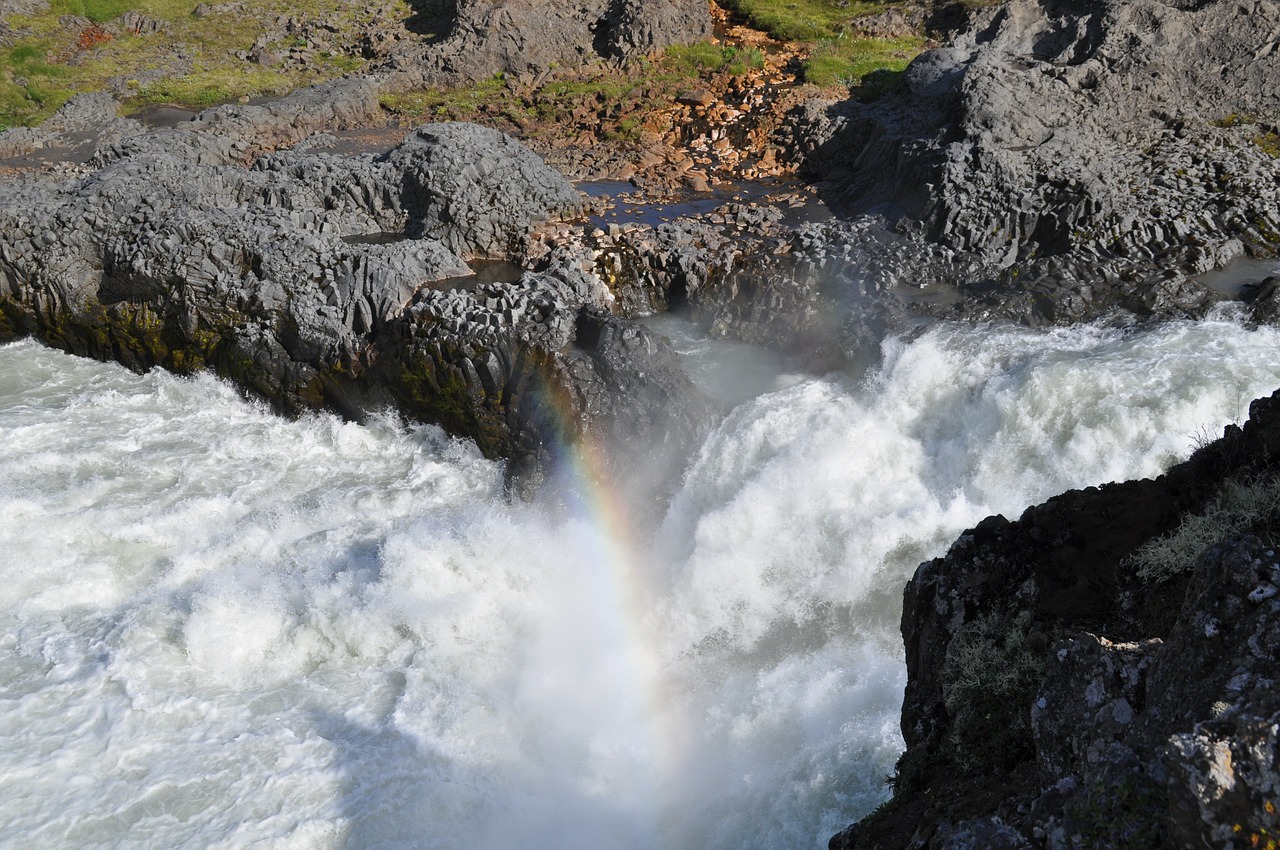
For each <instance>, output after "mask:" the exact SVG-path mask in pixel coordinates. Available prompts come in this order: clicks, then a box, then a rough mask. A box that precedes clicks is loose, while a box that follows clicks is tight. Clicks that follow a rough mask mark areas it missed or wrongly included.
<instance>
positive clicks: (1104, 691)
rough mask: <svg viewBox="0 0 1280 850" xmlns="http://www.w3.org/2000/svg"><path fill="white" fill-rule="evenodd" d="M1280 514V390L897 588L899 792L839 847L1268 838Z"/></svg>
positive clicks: (993, 524)
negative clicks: (1169, 464) (1132, 475)
mask: <svg viewBox="0 0 1280 850" xmlns="http://www.w3.org/2000/svg"><path fill="white" fill-rule="evenodd" d="M1196 518H1198V519H1196ZM1192 529H1196V530H1197V533H1195V534H1193V533H1191V530H1192ZM1277 532H1280V393H1277V394H1276V395H1274V396H1272V397H1271V398H1268V399H1261V400H1258V401H1256V402H1254V403H1253V405H1252V407H1251V410H1250V420H1249V422H1248V423H1247V424H1246V425H1245V426H1244V428H1243V429H1241V428H1238V427H1236V426H1230V427H1228V429H1227V431H1226V433H1225V434H1224V436H1223V438H1222V439H1221V440H1219V441H1217V442H1215V443H1212V444H1210V445H1208V446H1206V447H1204V448H1202V449H1200V450H1199V451H1197V452H1196V453H1195V455H1193V456H1192V458H1191V459H1190V460H1189V461H1187V462H1186V463H1184V464H1182V465H1180V466H1178V467H1175V468H1174V469H1172V470H1170V472H1169V473H1167V474H1166V475H1164V476H1161V477H1160V478H1158V479H1156V480H1154V481H1150V480H1146V481H1131V482H1127V483H1123V484H1109V485H1106V486H1104V487H1101V488H1090V489H1088V490H1084V491H1073V492H1070V493H1066V494H1064V495H1062V496H1058V497H1056V498H1054V499H1051V500H1049V501H1048V502H1046V503H1045V504H1043V505H1039V506H1036V507H1033V508H1029V509H1028V510H1027V511H1026V513H1024V514H1023V516H1022V517H1021V518H1020V519H1019V520H1018V521H1016V522H1009V521H1008V520H1006V519H1005V518H1003V517H992V518H989V519H987V520H985V521H984V522H983V523H981V524H980V525H979V526H978V527H976V528H974V529H972V530H971V531H968V532H966V533H965V534H964V535H962V536H961V537H960V539H959V540H958V541H956V543H955V544H954V545H953V546H952V548H951V550H950V551H949V552H948V553H947V555H946V556H945V557H943V558H938V559H936V560H934V561H931V562H928V563H925V564H922V565H921V567H920V568H919V570H918V571H917V572H916V575H915V577H914V578H913V579H912V581H911V582H910V584H909V585H908V586H907V589H906V593H905V599H904V607H903V615H902V631H903V636H904V639H905V641H906V646H907V666H908V676H909V679H908V685H907V692H906V698H905V702H904V705H903V710H902V730H903V734H904V736H905V737H906V742H907V751H906V753H905V754H904V755H903V757H902V759H901V760H900V761H899V764H898V772H897V776H896V778H895V792H896V793H895V798H894V800H893V802H892V803H890V804H889V805H888V806H886V807H885V808H884V809H883V810H881V811H879V812H877V813H875V814H874V815H872V816H871V817H869V818H868V819H867V820H866V821H864V822H862V823H860V824H856V825H854V826H852V827H850V828H849V829H848V830H846V831H845V832H843V833H841V834H840V835H838V836H836V837H835V838H834V839H832V842H831V846H832V848H835V850H844V848H891V847H913V848H977V847H999V848H1030V847H1052V848H1077V847H1151V848H1157V847H1158V848H1166V847H1169V848H1174V847H1177V848H1183V847H1185V848H1199V847H1223V848H1232V847H1236V848H1245V847H1257V846H1266V843H1267V841H1268V840H1272V841H1273V840H1274V838H1275V836H1276V835H1277V834H1278V830H1280V815H1278V814H1277V810H1276V806H1277V800H1276V794H1277V791H1278V790H1280V750H1277V741H1278V738H1277V734H1278V730H1280V689H1277V680H1276V669H1275V659H1276V658H1277V657H1278V653H1280V598H1277V588H1278V587H1280V557H1277V554H1276V549H1277V547H1276V541H1277V538H1276V535H1277ZM1206 534H1207V535H1208V538H1209V539H1214V538H1220V542H1217V543H1214V544H1212V545H1210V546H1208V548H1207V549H1206V548H1204V543H1203V541H1204V539H1206V537H1205V535H1206ZM1162 535H1163V537H1162ZM1153 540H1160V541H1161V542H1162V545H1160V546H1158V547H1149V548H1146V549H1144V548H1142V547H1144V545H1148V544H1150V543H1151V541H1153ZM1197 541H1199V542H1197Z"/></svg>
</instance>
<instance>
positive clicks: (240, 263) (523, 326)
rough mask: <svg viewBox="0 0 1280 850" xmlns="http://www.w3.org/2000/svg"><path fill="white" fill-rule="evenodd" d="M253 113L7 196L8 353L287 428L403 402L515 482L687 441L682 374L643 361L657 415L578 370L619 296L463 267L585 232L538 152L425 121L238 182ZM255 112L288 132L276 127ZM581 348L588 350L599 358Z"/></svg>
mask: <svg viewBox="0 0 1280 850" xmlns="http://www.w3.org/2000/svg"><path fill="white" fill-rule="evenodd" d="M335 108H336V107H335ZM278 109H279V107H277V110H278ZM263 114H264V113H252V112H249V113H246V111H245V110H242V109H236V108H223V109H221V110H215V111H214V112H213V113H212V114H209V115H205V116H202V118H201V120H199V121H196V122H192V123H191V125H189V126H187V127H183V128H181V129H176V130H164V131H157V132H154V133H150V134H146V135H142V136H135V137H131V138H127V139H124V140H122V141H120V142H118V143H116V144H113V145H109V146H106V147H103V148H101V149H99V151H98V153H97V154H96V155H95V158H94V162H93V165H92V168H90V169H82V172H83V173H80V174H74V173H73V174H72V176H68V174H66V173H63V174H62V175H61V176H56V175H54V176H40V175H33V174H27V175H22V176H21V177H20V178H18V179H15V180H14V181H13V182H12V183H11V184H10V186H9V187H8V188H7V190H6V192H5V193H4V195H3V197H0V233H3V234H4V235H3V238H2V239H0V338H12V337H14V336H18V335H27V334H29V335H33V336H36V337H37V338H39V339H41V340H43V341H45V342H48V343H50V344H52V345H55V346H58V347H60V348H63V349H65V350H68V351H71V352H73V353H77V354H84V355H89V356H94V357H99V358H103V359H114V360H118V361H119V362H122V363H124V364H126V365H128V366H130V367H133V368H136V369H146V368H150V367H152V366H156V365H160V366H164V367H167V368H170V369H173V370H176V371H179V372H187V371H191V370H194V369H199V368H206V367H207V368H212V369H214V370H215V371H217V372H219V373H220V374H222V375H224V376H226V377H228V378H231V379H232V380H234V381H236V382H237V383H239V384H240V385H241V386H242V387H244V388H246V389H247V390H249V391H251V392H252V393H254V394H256V395H258V396H261V397H263V398H266V399H267V400H269V401H271V402H272V403H273V404H274V405H275V406H276V407H277V408H279V409H281V410H283V411H285V412H290V413H297V412H300V411H302V410H306V409H311V408H316V407H319V406H326V405H327V406H330V407H335V408H337V409H339V410H341V411H343V412H345V413H348V414H350V415H352V416H359V415H360V414H362V413H363V412H364V411H366V410H368V409H370V408H373V407H380V406H386V405H388V404H394V405H396V406H397V407H399V409H401V410H402V411H404V412H405V413H406V414H407V415H409V416H411V417H413V418H417V419H420V420H424V421H428V422H438V423H440V424H442V425H444V426H445V427H446V428H448V429H449V430H450V431H451V432H453V433H455V434H458V435H460V436H465V437H472V438H474V439H475V440H476V442H477V443H478V444H479V445H480V447H481V449H482V450H484V451H485V452H486V453H488V454H489V455H491V456H502V457H510V458H519V459H521V461H522V465H521V467H520V468H521V469H523V470H530V469H535V468H536V467H537V461H538V460H539V459H545V456H546V453H547V451H548V449H547V446H548V445H550V444H558V443H563V442H565V441H573V440H577V439H580V438H582V437H583V436H584V433H586V432H592V433H594V432H609V431H610V430H611V429H612V428H613V427H614V423H613V422H612V420H613V419H618V420H619V421H620V422H621V421H626V422H646V423H649V425H650V426H651V428H650V430H651V431H653V432H654V433H655V434H658V436H660V437H665V438H669V439H670V440H671V441H672V442H673V443H680V441H682V440H684V441H687V440H690V439H693V437H694V435H695V434H696V429H697V428H698V427H701V425H702V422H701V420H699V419H698V411H699V410H702V409H703V408H702V402H701V398H700V396H698V394H697V393H696V391H695V390H694V389H693V388H692V385H691V383H690V382H689V381H688V379H687V377H685V376H684V375H683V373H682V372H680V371H679V370H678V369H677V368H676V367H675V366H674V364H673V363H671V362H662V361H661V359H660V358H658V359H654V358H653V357H652V356H651V357H650V358H649V360H648V361H645V360H642V359H637V360H636V364H637V365H638V366H639V367H640V368H645V367H648V368H650V369H651V370H652V372H653V377H654V380H655V382H656V383H657V385H660V386H661V387H662V388H663V392H664V393H665V395H662V397H661V398H655V397H654V396H653V395H652V394H648V395H646V394H645V393H640V392H637V391H636V386H635V380H634V378H633V377H627V376H626V375H625V374H624V371H625V370H614V371H613V372H607V371H606V372H602V371H601V370H598V369H597V370H595V371H592V370H587V372H590V374H587V373H586V372H584V371H583V369H582V368H581V360H582V357H583V356H584V355H583V354H582V353H581V352H580V351H578V350H577V349H575V345H574V344H575V340H577V339H578V337H579V336H580V335H582V334H581V332H580V328H581V327H582V320H581V319H580V316H579V314H580V313H581V312H582V311H583V310H584V309H587V308H599V307H603V306H605V305H606V304H607V302H608V299H609V296H608V293H607V292H606V291H605V290H604V288H603V286H602V285H601V283H600V281H599V280H598V279H595V278H593V277H592V276H590V275H587V274H585V273H584V272H583V271H582V270H581V268H579V267H578V266H577V265H576V264H575V263H573V262H570V261H566V260H565V259H564V258H562V257H558V256H556V255H554V254H553V255H551V256H548V257H546V258H544V260H543V263H542V267H541V269H540V270H537V271H533V270H529V271H526V272H525V273H524V274H523V275H521V276H520V279H519V280H518V281H512V282H509V283H489V284H483V285H472V284H470V283H469V282H468V281H467V280H466V279H465V276H467V275H469V274H470V269H469V268H468V266H467V263H466V261H468V260H471V259H473V258H500V259H503V260H507V261H514V262H520V261H521V260H523V259H524V251H525V249H526V246H527V242H528V234H529V231H530V228H531V227H532V226H533V225H534V224H536V223H537V222H539V221H541V220H544V219H547V218H552V217H563V216H566V215H572V214H574V213H575V212H576V210H577V208H578V205H579V203H580V199H579V196H578V193H577V192H576V191H575V190H574V189H573V188H572V187H571V186H570V185H569V183H568V182H567V181H566V180H565V179H564V178H563V177H562V176H561V175H559V174H557V173H556V172H555V171H553V170H551V169H550V168H548V167H547V166H546V165H544V164H543V163H542V161H541V160H539V159H538V158H537V157H536V156H534V155H533V154H532V153H531V152H529V151H528V150H527V149H525V148H523V147H522V146H521V145H519V144H518V143H516V142H514V141H513V140H512V139H510V138H508V137H506V136H504V135H502V134H500V133H498V132H496V131H494V130H489V129H486V128H482V127H479V126H475V125H466V124H434V125H426V126H424V127H421V128H419V129H418V130H415V131H414V132H412V133H410V134H409V136H408V137H407V138H406V139H405V141H404V142H403V143H402V144H401V145H399V146H398V147H396V148H395V149H393V150H392V151H390V152H389V153H387V154H385V155H383V156H379V157H373V156H362V157H356V158H347V157H339V156H333V155H329V154H324V153H314V152H308V151H306V150H305V146H304V149H301V150H283V151H279V152H276V153H274V154H270V155H266V156H263V157H260V158H258V159H257V160H256V161H255V162H254V164H253V165H252V167H250V168H246V167H244V166H243V165H241V164H240V162H241V160H242V159H243V158H244V157H245V156H246V154H247V152H248V151H250V149H251V148H250V146H249V143H248V140H247V139H246V138H245V136H246V133H247V132H249V128H251V127H252V126H261V125H262V124H263V123H264V122H263V120H259V119H263ZM265 114H266V118H267V119H271V120H277V122H278V126H282V127H284V128H286V130H287V131H288V132H297V131H298V130H297V127H296V126H295V125H294V123H292V122H290V121H289V120H288V115H287V110H286V115H285V117H284V118H281V117H280V116H279V115H277V114H276V113H275V112H270V113H265ZM289 128H292V129H289ZM224 130H225V131H227V132H226V134H223V133H222V132H221V131H224ZM459 278H461V279H459ZM637 333H639V332H638V331H637ZM588 336H589V337H590V340H589V342H588V343H584V345H583V346H582V347H581V348H582V351H585V352H586V353H587V355H589V357H588V359H590V357H598V356H603V355H600V351H602V350H605V349H607V348H608V346H605V348H604V349H601V345H600V342H599V337H600V334H599V333H598V332H594V331H593V332H591V333H590V334H588ZM642 337H643V335H642ZM643 338H644V340H645V346H644V347H645V348H646V351H647V353H648V354H649V355H656V353H657V352H658V350H659V349H661V347H662V346H661V344H660V343H658V342H656V341H654V340H652V339H650V338H648V337H643ZM602 399H604V400H606V401H605V402H602V401H601V400H602ZM552 413H554V414H555V415H551V414H552Z"/></svg>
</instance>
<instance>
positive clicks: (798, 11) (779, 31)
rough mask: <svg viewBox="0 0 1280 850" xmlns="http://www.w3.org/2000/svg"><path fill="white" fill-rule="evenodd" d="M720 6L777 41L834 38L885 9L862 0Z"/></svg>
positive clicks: (763, 0)
mask: <svg viewBox="0 0 1280 850" xmlns="http://www.w3.org/2000/svg"><path fill="white" fill-rule="evenodd" d="M720 5H722V6H724V7H725V8H727V9H729V10H730V11H733V12H737V13H738V14H739V15H741V16H742V17H743V18H745V19H746V21H747V23H749V24H750V25H751V26H752V27H754V28H756V29H758V30H763V31H764V32H767V33H769V35H771V36H773V37H774V38H776V39H778V40H779V41H818V40H820V39H824V38H834V37H836V36H838V35H840V33H841V32H843V31H844V28H845V26H846V25H847V24H848V23H849V22H850V21H852V20H853V19H854V18H858V17H861V16H863V15H867V14H872V13H875V12H878V11H880V10H881V9H883V8H884V4H881V3H875V2H865V0H723V2H721V4H720Z"/></svg>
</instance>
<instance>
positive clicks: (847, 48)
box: [804, 35, 925, 96]
mask: <svg viewBox="0 0 1280 850" xmlns="http://www.w3.org/2000/svg"><path fill="white" fill-rule="evenodd" d="M924 47H925V41H924V39H923V38H918V37H914V36H912V37H907V38H857V37H852V36H847V35H841V36H839V37H836V38H829V39H826V40H824V41H822V42H819V43H818V45H817V46H816V47H815V48H814V50H813V53H812V54H811V55H810V57H809V59H808V60H807V61H806V62H805V64H804V76H805V79H806V80H807V81H809V82H811V83H815V84H816V85H820V86H829V85H834V84H837V83H839V84H840V85H845V86H849V87H862V88H863V89H864V90H865V91H864V92H863V94H866V95H873V96H877V95H880V94H883V93H884V92H886V91H890V90H892V89H894V88H897V86H898V83H899V82H900V80H901V79H902V72H903V71H905V70H906V68H907V65H909V64H910V63H911V60H912V59H914V58H916V56H917V55H918V54H919V53H920V51H921V50H924Z"/></svg>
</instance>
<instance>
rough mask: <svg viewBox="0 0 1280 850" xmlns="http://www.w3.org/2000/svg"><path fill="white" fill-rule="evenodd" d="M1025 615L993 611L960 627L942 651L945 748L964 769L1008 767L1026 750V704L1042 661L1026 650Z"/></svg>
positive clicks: (1028, 735) (1028, 734)
mask: <svg viewBox="0 0 1280 850" xmlns="http://www.w3.org/2000/svg"><path fill="white" fill-rule="evenodd" d="M1030 625H1031V614H1030V612H1028V611H1024V612H1022V613H1020V614H1019V615H1017V617H1015V618H1013V620H1012V621H1010V620H1009V619H1008V618H1007V617H1003V616H998V615H996V614H994V613H992V614H986V615H983V616H981V617H979V618H978V619H976V620H973V621H971V622H969V623H966V624H965V625H963V626H961V628H960V629H959V631H957V632H956V634H955V636H954V637H953V638H952V639H951V644H950V645H949V646H948V647H947V657H946V661H945V662H944V664H943V669H942V671H941V679H942V698H943V702H944V704H945V705H946V707H947V713H948V714H949V715H951V718H952V724H951V736H950V745H951V747H952V749H953V751H954V752H953V755H954V757H955V759H956V761H957V762H958V763H959V764H960V766H961V767H962V768H964V769H966V770H975V769H981V768H983V767H996V768H998V769H1002V768H1006V767H1010V766H1012V765H1013V764H1015V763H1017V761H1018V760H1019V759H1020V758H1021V757H1022V756H1024V755H1025V754H1026V753H1027V752H1028V751H1029V749H1030V747H1031V719H1030V711H1031V700H1032V699H1033V698H1034V697H1035V694H1036V689H1037V688H1038V687H1039V681H1040V671H1041V668H1042V658H1041V657H1040V656H1039V655H1037V654H1036V653H1035V652H1034V651H1032V649H1031V648H1030V647H1029V646H1027V629H1028V628H1029V627H1030Z"/></svg>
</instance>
